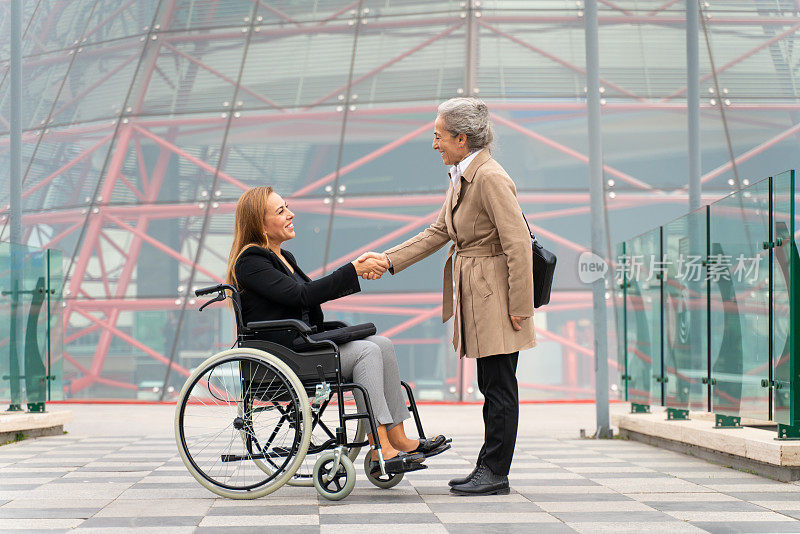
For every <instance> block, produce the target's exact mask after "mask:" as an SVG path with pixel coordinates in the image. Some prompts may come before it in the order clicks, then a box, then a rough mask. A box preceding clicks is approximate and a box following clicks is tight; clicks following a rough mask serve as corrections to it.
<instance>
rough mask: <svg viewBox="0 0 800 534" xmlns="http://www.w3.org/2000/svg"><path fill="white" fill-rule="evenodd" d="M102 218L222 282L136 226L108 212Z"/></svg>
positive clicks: (217, 276)
mask: <svg viewBox="0 0 800 534" xmlns="http://www.w3.org/2000/svg"><path fill="white" fill-rule="evenodd" d="M148 200H149V199H148ZM103 218H105V219H107V220H109V221H111V222H113V223H114V224H116V225H117V226H119V227H120V228H122V229H123V230H125V231H127V232H130V233H131V234H133V235H134V236H136V237H138V238H139V239H141V240H143V241H145V242H147V243H149V244H150V245H151V246H153V247H155V248H157V249H158V250H160V251H161V252H163V253H164V254H167V255H168V256H170V257H172V258H175V259H176V260H178V261H179V262H181V263H183V264H186V265H188V266H189V267H192V268H194V269H197V270H198V271H200V272H201V273H203V274H204V275H206V276H208V277H210V278H211V279H212V280H216V281H217V282H219V283H223V282H224V280H223V279H222V278H220V276H219V275H218V274H216V273H212V272H211V271H209V270H208V269H206V268H205V267H201V266H200V265H197V264H195V263H194V262H193V261H192V260H190V259H189V258H187V257H186V256H183V255H182V254H179V253H178V252H176V251H174V250H173V249H171V248H170V247H168V246H166V245H165V244H163V243H162V242H161V241H159V240H158V239H155V238H154V237H151V236H149V235H147V233H146V232H144V231H142V230H139V229H138V228H134V227H133V226H130V225H129V224H126V223H125V222H124V221H122V220H121V219H119V218H117V217H114V216H113V215H109V214H105V213H104V214H103ZM129 261H130V260H129Z"/></svg>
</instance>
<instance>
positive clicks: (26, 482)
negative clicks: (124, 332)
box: [0, 405, 800, 534]
mask: <svg viewBox="0 0 800 534" xmlns="http://www.w3.org/2000/svg"><path fill="white" fill-rule="evenodd" d="M62 408H65V409H70V410H72V411H73V413H74V417H75V421H74V422H73V423H72V424H70V425H68V427H67V430H68V433H67V434H65V435H63V436H56V437H49V438H39V439H34V440H26V441H22V442H19V443H15V444H10V445H6V446H2V447H0V532H20V531H26V532H29V531H48V532H53V531H56V532H58V531H62V532H65V531H71V530H73V529H77V530H79V531H81V532H91V531H96V532H109V533H110V532H115V533H116V532H121V531H125V530H133V529H135V530H136V531H137V532H159V533H161V532H187V533H188V532H217V531H218V532H225V533H226V534H233V533H234V532H238V531H241V532H255V531H259V532H275V531H277V530H278V529H281V530H283V531H285V532H314V533H317V532H325V533H327V532H359V533H361V532H381V533H382V534H384V533H389V532H403V533H411V532H423V531H424V532H426V533H435V532H457V533H459V534H466V533H470V532H576V531H577V532H604V531H613V532H637V533H638V532H648V533H656V532H670V533H672V532H720V533H721V532H800V521H798V518H800V483H789V484H786V483H781V482H776V481H773V480H769V479H765V478H762V477H758V476H755V475H752V474H749V473H744V472H741V471H736V470H732V469H728V468H726V467H724V466H720V465H715V464H711V463H708V462H705V461H703V460H699V459H696V458H692V457H689V456H684V455H681V454H677V453H673V452H670V451H665V450H662V449H657V448H654V447H650V446H647V445H643V444H640V443H636V442H629V441H622V440H616V439H615V440H607V441H598V440H585V439H584V440H581V439H578V435H579V429H581V428H585V429H586V430H587V433H589V434H591V432H592V430H593V428H594V406H592V405H524V406H522V409H521V421H520V431H519V438H518V442H517V451H516V455H515V459H514V464H513V466H512V472H511V477H510V478H511V486H512V492H511V494H510V495H508V496H494V497H455V496H451V495H449V493H448V487H447V480H449V479H450V478H451V477H453V476H458V475H462V474H466V473H468V472H469V471H470V470H471V468H472V463H473V462H474V458H475V456H476V454H477V451H478V449H479V448H480V445H481V441H482V424H481V413H480V406H478V405H466V406H453V405H424V406H422V407H421V411H422V417H423V421H424V423H425V426H426V430H427V431H428V433H429V434H430V433H432V432H436V433H445V434H447V435H450V436H452V437H453V448H452V449H451V450H450V451H447V452H446V453H444V454H442V455H440V456H437V457H435V458H431V459H429V460H428V462H427V463H428V465H429V468H428V469H426V470H423V471H420V472H416V473H410V474H408V475H406V477H405V478H404V479H403V481H402V482H401V483H400V484H399V485H398V486H396V487H395V488H392V489H389V490H381V489H378V488H375V487H374V486H372V485H371V484H370V483H369V481H368V480H367V479H366V477H365V476H364V474H363V471H362V470H361V465H362V462H361V461H357V462H356V467H357V471H358V481H357V484H356V487H355V490H354V491H353V493H352V494H351V495H350V496H349V497H347V498H346V499H344V500H342V501H338V502H331V501H327V500H325V499H322V498H321V497H319V496H318V495H317V494H316V492H315V490H314V489H313V488H302V487H300V488H298V487H289V486H284V487H282V488H281V489H279V490H278V491H276V492H275V493H272V494H271V495H268V496H266V497H263V498H261V499H257V500H252V501H234V500H228V499H223V498H219V497H217V496H216V495H214V494H212V493H210V492H209V491H208V490H206V489H205V488H203V487H202V486H200V485H199V484H198V483H197V482H196V481H195V480H194V479H193V478H192V477H191V476H190V475H189V473H188V472H187V471H186V469H185V467H184V466H183V463H182V462H181V460H180V458H179V457H178V454H177V448H176V445H175V441H174V437H173V430H172V417H173V410H174V408H173V407H171V406H124V405H122V406H120V405H113V406H107V405H99V406H98V405H70V406H66V407H63V406H54V407H53V409H62ZM614 409H625V407H624V406H622V405H618V406H615V407H614ZM407 428H409V429H410V428H411V426H407Z"/></svg>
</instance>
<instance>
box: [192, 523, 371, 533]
mask: <svg viewBox="0 0 800 534" xmlns="http://www.w3.org/2000/svg"><path fill="white" fill-rule="evenodd" d="M352 532H355V529H354V530H351V531H350V533H352ZM362 532H363V530H362ZM350 533H349V534H350ZM194 534H253V527H248V526H245V527H198V528H197V529H195V530H194ZM291 534H320V527H319V526H318V525H292V530H291Z"/></svg>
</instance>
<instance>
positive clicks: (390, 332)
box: [378, 305, 442, 338]
mask: <svg viewBox="0 0 800 534" xmlns="http://www.w3.org/2000/svg"><path fill="white" fill-rule="evenodd" d="M441 313H442V306H441V305H439V306H436V307H435V308H432V309H430V310H428V311H426V312H424V313H421V314H419V315H417V316H416V317H412V318H411V319H408V320H406V321H403V322H402V323H400V324H398V325H395V326H393V327H391V328H388V329H386V330H384V331H383V332H380V333H379V334H378V335H380V336H384V337H388V338H391V337H393V336H396V335H397V334H399V333H401V332H405V331H406V330H408V329H409V328H412V327H414V326H417V325H418V324H420V323H424V322H425V321H427V320H429V319H432V318H434V317H437V316H439V315H441Z"/></svg>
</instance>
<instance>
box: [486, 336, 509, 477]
mask: <svg viewBox="0 0 800 534" xmlns="http://www.w3.org/2000/svg"><path fill="white" fill-rule="evenodd" d="M518 359H519V352H514V353H512V354H496V355H494V356H485V357H483V358H478V359H477V364H478V389H479V390H480V392H481V393H482V394H483V397H484V401H483V426H484V436H483V447H481V452H480V453H479V454H478V463H479V464H480V463H482V464H483V465H485V466H487V467H488V468H489V469H491V470H492V472H493V473H494V474H496V475H508V471H509V469H510V468H511V460H512V459H513V457H514V446H515V445H516V443H517V426H518V424H519V389H518V388H517V360H518Z"/></svg>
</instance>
